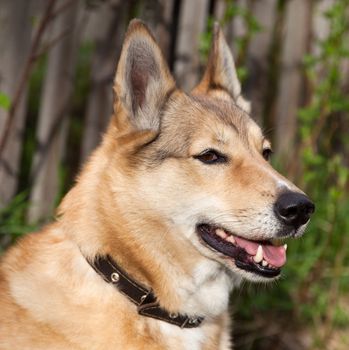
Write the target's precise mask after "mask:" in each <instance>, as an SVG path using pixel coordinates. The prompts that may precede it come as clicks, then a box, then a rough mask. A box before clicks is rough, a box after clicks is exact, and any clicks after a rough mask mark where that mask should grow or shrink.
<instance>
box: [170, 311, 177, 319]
mask: <svg viewBox="0 0 349 350" xmlns="http://www.w3.org/2000/svg"><path fill="white" fill-rule="evenodd" d="M169 316H170V318H172V319H174V318H177V317H178V313H176V312H171V313H170V314H169Z"/></svg>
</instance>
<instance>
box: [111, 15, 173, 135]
mask: <svg viewBox="0 0 349 350" xmlns="http://www.w3.org/2000/svg"><path fill="white" fill-rule="evenodd" d="M174 89H175V82H174V79H173V77H172V76H171V74H170V71H169V68H168V66H167V64H166V62H165V59H164V58H163V55H162V53H161V50H160V48H159V46H158V45H157V43H156V41H155V39H154V37H153V35H152V34H151V32H150V31H149V29H148V28H147V27H146V25H145V24H143V22H141V21H140V20H137V19H135V20H132V21H131V23H130V25H129V27H128V30H127V33H126V36H125V41H124V44H123V47H122V50H121V56H120V60H119V64H118V68H117V72H116V77H115V82H114V91H115V93H116V98H117V101H116V106H117V108H119V106H120V105H121V106H122V107H123V108H124V112H125V113H123V114H124V115H125V116H127V120H128V122H130V123H131V124H132V126H133V127H134V128H135V129H136V130H153V131H157V130H158V129H159V124H160V111H161V107H162V105H163V104H164V102H165V101H166V99H167V97H168V96H169V94H170V93H171V92H172V91H173V90H174ZM121 114H122V113H121Z"/></svg>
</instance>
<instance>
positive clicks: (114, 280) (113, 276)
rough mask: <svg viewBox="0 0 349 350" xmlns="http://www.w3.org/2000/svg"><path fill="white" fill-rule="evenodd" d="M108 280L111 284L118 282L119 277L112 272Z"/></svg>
mask: <svg viewBox="0 0 349 350" xmlns="http://www.w3.org/2000/svg"><path fill="white" fill-rule="evenodd" d="M110 279H111V280H112V281H113V282H118V281H119V279H120V276H119V274H118V273H116V272H113V273H112V274H111V275H110Z"/></svg>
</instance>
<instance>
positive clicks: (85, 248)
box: [61, 155, 232, 318]
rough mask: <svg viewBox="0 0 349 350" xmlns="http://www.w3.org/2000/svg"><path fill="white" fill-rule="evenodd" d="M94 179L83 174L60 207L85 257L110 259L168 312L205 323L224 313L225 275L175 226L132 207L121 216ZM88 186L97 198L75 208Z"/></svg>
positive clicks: (107, 191) (227, 279)
mask: <svg viewBox="0 0 349 350" xmlns="http://www.w3.org/2000/svg"><path fill="white" fill-rule="evenodd" d="M101 158H102V157H101V155H99V159H101ZM102 159H103V158H102ZM97 178H99V179H100V176H95V174H90V173H86V172H85V177H84V178H81V179H80V181H79V183H78V184H77V185H76V187H75V188H73V189H72V190H71V191H70V193H69V194H68V195H67V197H66V198H65V199H64V201H63V205H62V208H61V212H62V214H63V215H62V218H61V221H62V222H65V223H66V224H65V228H66V229H65V230H66V232H69V236H70V237H71V238H72V240H74V241H75V242H76V244H77V245H78V246H79V248H80V250H81V251H82V253H83V254H84V255H85V257H87V258H89V259H93V258H94V257H95V256H96V255H98V254H100V255H110V256H111V257H112V258H113V259H115V261H117V262H118V264H119V265H120V266H121V267H122V268H123V269H125V270H126V271H127V273H128V274H129V275H130V276H132V278H134V279H135V280H137V281H138V282H139V283H141V284H143V285H145V286H147V287H149V288H150V289H152V290H153V291H154V293H155V294H156V296H157V298H158V300H160V302H161V305H162V306H163V307H165V308H166V309H167V310H169V311H173V312H181V313H190V314H199V315H202V316H204V317H205V318H210V317H216V316H219V315H220V314H221V313H222V312H223V311H225V310H226V308H227V306H228V297H229V292H230V290H231V287H232V280H231V276H229V275H228V274H227V272H226V270H225V269H224V268H223V267H222V266H221V265H219V264H218V263H216V262H214V261H210V260H208V259H206V258H204V257H203V256H201V255H200V254H199V253H198V252H197V251H196V249H195V248H194V247H193V246H192V245H191V244H189V243H188V242H185V238H183V237H182V235H181V234H179V232H176V228H175V227H171V226H170V225H166V224H165V223H163V222H161V221H159V220H158V219H157V218H156V217H150V216H148V215H145V213H144V212H142V213H141V214H142V215H138V214H139V212H138V210H140V209H139V208H133V213H132V215H133V216H134V218H133V217H132V215H130V213H127V214H128V215H125V213H124V212H125V208H123V207H122V206H121V204H119V207H118V203H115V197H114V198H111V197H110V196H111V191H110V189H109V188H106V186H103V181H102V182H99V183H98V182H97V181H96V179H97ZM87 184H88V186H89V190H90V191H91V192H92V193H98V196H97V195H96V196H95V197H94V198H86V203H85V205H84V206H81V205H79V206H77V204H76V203H80V202H78V201H75V198H77V197H78V196H85V193H86V191H84V187H85V186H86V185H87ZM92 186H94V187H95V188H93V187H92ZM91 187H92V188H91ZM114 196H115V193H114ZM106 205H109V206H112V208H111V207H106ZM65 208H67V209H65ZM72 213H74V217H72V215H73V214H72ZM77 213H78V214H77ZM110 213H114V215H111V214H110ZM126 216H127V218H126ZM91 217H93V220H91ZM140 217H141V218H140ZM76 218H77V219H76ZM92 222H93V224H92ZM86 223H89V226H88V227H87V226H86ZM91 225H93V226H91ZM183 246H184V247H185V249H183Z"/></svg>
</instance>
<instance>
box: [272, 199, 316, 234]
mask: <svg viewBox="0 0 349 350" xmlns="http://www.w3.org/2000/svg"><path fill="white" fill-rule="evenodd" d="M274 211H275V214H276V216H277V217H278V218H279V219H280V220H281V221H282V222H283V223H285V224H286V225H288V226H293V227H294V228H295V229H298V228H299V227H300V226H302V225H304V224H305V223H306V222H308V220H309V218H310V215H311V214H313V213H314V211H315V205H314V203H313V202H311V201H310V200H309V198H308V197H307V196H305V195H304V194H301V193H297V192H284V193H282V194H281V195H280V196H279V197H278V199H277V201H276V202H275V204H274Z"/></svg>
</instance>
